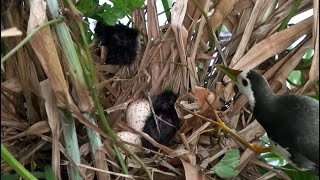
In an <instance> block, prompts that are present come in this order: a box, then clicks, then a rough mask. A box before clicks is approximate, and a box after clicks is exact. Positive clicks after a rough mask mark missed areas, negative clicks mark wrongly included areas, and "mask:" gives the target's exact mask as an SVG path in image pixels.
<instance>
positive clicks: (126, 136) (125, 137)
mask: <svg viewBox="0 0 320 180" xmlns="http://www.w3.org/2000/svg"><path fill="white" fill-rule="evenodd" d="M117 136H118V137H119V138H120V139H121V140H122V141H125V142H128V143H132V144H136V145H141V136H140V135H138V134H133V133H131V132H129V131H121V132H118V133H117ZM127 146H128V148H130V149H131V150H132V151H134V152H138V151H139V148H136V147H134V146H130V145H128V144H127Z"/></svg>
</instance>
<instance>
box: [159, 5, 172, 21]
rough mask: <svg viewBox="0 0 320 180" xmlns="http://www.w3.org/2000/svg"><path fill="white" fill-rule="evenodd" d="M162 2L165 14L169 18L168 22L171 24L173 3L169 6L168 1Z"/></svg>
mask: <svg viewBox="0 0 320 180" xmlns="http://www.w3.org/2000/svg"><path fill="white" fill-rule="evenodd" d="M161 1H162V5H163V9H164V12H165V13H166V16H167V20H168V22H171V12H170V8H171V4H172V2H171V4H169V1H168V0H161Z"/></svg>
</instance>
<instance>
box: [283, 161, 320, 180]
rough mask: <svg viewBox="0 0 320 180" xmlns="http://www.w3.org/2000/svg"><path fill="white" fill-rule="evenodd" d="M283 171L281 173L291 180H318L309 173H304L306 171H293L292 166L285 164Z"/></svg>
mask: <svg viewBox="0 0 320 180" xmlns="http://www.w3.org/2000/svg"><path fill="white" fill-rule="evenodd" d="M284 168H285V169H283V170H282V171H283V172H284V173H285V174H286V175H288V176H289V177H290V178H291V179H294V180H305V179H308V180H316V179H319V177H318V176H316V175H314V174H312V173H310V172H306V171H299V170H297V169H295V168H294V167H293V166H292V165H290V164H287V165H286V166H284Z"/></svg>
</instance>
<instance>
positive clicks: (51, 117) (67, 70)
mask: <svg viewBox="0 0 320 180" xmlns="http://www.w3.org/2000/svg"><path fill="white" fill-rule="evenodd" d="M314 3H315V1H314ZM1 4H2V6H1V8H2V10H4V11H2V12H4V13H5V14H4V15H3V16H2V18H1V19H2V27H3V28H4V29H7V28H9V27H17V28H18V29H19V30H21V31H22V32H23V35H22V36H15V37H6V38H2V44H4V45H5V48H3V47H2V46H1V47H2V48H1V49H2V52H6V53H4V54H7V52H9V51H10V50H12V49H13V48H14V47H15V46H16V45H17V44H19V43H20V42H21V41H22V40H23V39H24V38H25V36H26V35H25V34H26V32H28V33H30V32H31V31H30V30H29V28H30V29H31V30H32V29H33V28H34V27H36V24H37V23H33V24H32V22H30V19H32V18H33V16H35V15H34V14H32V13H30V12H33V10H34V9H33V8H32V6H36V5H34V4H32V3H30V4H29V3H27V4H18V3H17V2H14V1H12V2H11V1H9V2H1ZM294 6H295V1H294V0H289V1H285V2H284V1H279V2H278V3H275V2H273V1H262V0H261V1H256V2H255V3H253V2H252V1H223V0H222V1H218V2H216V1H193V0H192V1H177V2H176V3H175V4H174V6H173V8H172V9H171V15H172V16H171V19H170V21H169V22H168V21H167V22H166V23H165V24H164V25H162V26H160V25H159V22H158V21H159V20H158V15H157V11H156V7H155V4H153V3H152V2H151V1H148V3H147V5H146V7H144V8H141V9H136V10H134V11H133V16H132V17H133V18H132V20H133V25H134V28H135V29H137V30H138V31H139V34H140V48H139V49H140V50H139V53H138V55H137V57H136V60H135V61H134V62H133V63H132V64H130V65H110V64H104V60H101V57H99V56H97V55H96V54H95V53H93V52H92V54H91V55H92V58H93V62H94V72H95V79H96V84H95V87H96V89H97V90H98V95H99V100H100V102H101V104H102V107H103V109H104V111H105V112H107V113H108V116H107V119H108V123H109V124H110V126H111V127H112V128H113V130H114V131H121V130H124V129H126V130H128V129H130V127H127V126H126V124H125V122H124V114H125V109H126V107H127V105H128V104H129V103H130V102H131V101H132V100H134V99H138V98H147V95H148V93H149V94H150V96H151V97H153V96H155V95H157V94H159V93H160V92H162V91H163V90H164V89H166V88H167V87H170V88H171V89H172V91H173V92H175V93H178V94H179V98H178V100H177V102H176V106H175V109H176V111H177V114H178V116H179V124H180V126H179V129H178V132H177V133H176V135H175V137H174V138H173V140H172V142H171V144H170V145H169V146H168V147H167V146H162V145H158V147H159V148H160V149H161V151H159V152H153V156H152V157H143V155H139V157H140V158H141V159H142V160H143V162H144V163H145V165H146V167H148V169H149V170H151V171H152V172H153V173H154V179H215V178H217V175H216V174H214V173H213V171H212V167H213V166H214V165H215V164H217V163H218V162H219V159H220V158H221V157H223V155H224V154H225V152H227V151H228V149H230V148H238V149H239V150H240V156H241V157H240V163H239V166H238V167H237V170H238V171H239V175H238V177H240V178H241V179H258V178H260V179H263V178H265V177H266V178H270V177H274V176H277V177H278V178H282V179H289V177H288V176H287V175H285V174H284V173H283V172H282V171H280V170H278V169H274V168H273V167H271V166H270V165H269V164H268V163H266V162H265V161H260V160H259V156H258V155H257V154H256V153H254V152H252V151H251V150H249V149H246V148H245V147H244V146H242V145H241V144H239V143H238V142H237V141H236V140H234V139H233V138H232V137H231V136H229V135H228V134H227V133H224V132H220V131H219V128H217V127H216V126H213V125H212V124H210V123H208V122H205V121H203V120H202V119H201V118H197V117H195V116H193V115H192V114H190V113H188V112H186V111H185V110H183V108H186V109H189V110H192V111H194V112H195V113H198V114H201V115H202V116H204V117H207V118H212V119H213V117H214V116H213V112H212V110H211V108H210V107H212V108H214V109H217V110H218V111H219V115H220V117H221V118H222V120H224V122H225V123H226V125H227V126H228V127H230V128H232V129H234V130H236V131H237V132H238V133H239V134H240V135H241V136H242V137H244V138H245V139H246V140H247V141H249V142H258V143H259V142H260V140H259V138H260V137H261V136H262V135H263V134H264V130H263V128H262V127H261V126H260V125H259V124H258V123H257V121H256V120H255V119H254V118H253V117H252V113H251V111H250V110H249V108H248V107H249V106H248V103H247V100H246V98H245V97H243V96H241V95H240V94H239V93H238V91H237V89H236V88H234V84H233V83H231V82H229V81H228V79H226V78H225V77H224V75H223V74H222V73H220V72H218V71H217V70H216V68H215V67H214V66H213V65H214V64H225V65H228V66H229V67H231V68H235V69H240V70H243V69H255V70H257V71H259V72H260V73H263V75H264V76H265V77H266V78H267V79H268V81H269V83H270V86H271V88H272V90H273V92H275V93H278V94H283V93H300V94H308V95H310V94H311V95H313V94H315V93H318V86H317V85H316V83H315V82H317V81H318V79H319V67H318V64H319V61H318V56H319V54H318V53H319V49H318V48H319V45H318V41H317V37H319V29H318V27H319V26H318V25H317V23H318V17H319V13H318V6H314V5H313V4H312V1H302V2H301V3H300V5H299V6H298V8H297V9H296V12H295V14H296V15H298V14H301V13H303V12H305V11H307V10H310V9H312V8H313V12H314V14H315V16H311V17H309V18H306V19H304V20H302V21H300V22H297V23H296V24H293V25H290V26H289V27H287V28H283V29H279V28H281V26H282V24H283V22H284V21H285V20H286V18H287V17H288V16H289V14H290V12H291V9H293V7H294ZM145 14H146V16H147V18H148V20H146V19H145ZM29 15H30V17H29ZM38 15H39V14H38ZM39 16H40V15H39ZM27 17H29V19H27ZM43 17H46V15H45V10H44V15H43ZM47 18H48V17H47ZM28 21H29V22H28ZM65 23H66V25H67V26H68V27H69V28H70V30H71V32H72V39H73V41H74V42H76V43H77V44H78V47H79V52H80V54H81V55H82V56H81V57H80V59H83V62H86V61H87V60H88V58H87V56H86V55H85V50H84V48H83V47H82V46H81V44H82V40H81V38H80V37H81V36H80V33H79V32H78V31H79V30H78V29H77V26H76V25H75V23H74V22H72V21H65ZM221 24H223V25H224V26H223V27H221ZM32 27H33V28H32ZM3 28H2V29H3ZM221 28H226V29H227V30H228V33H224V34H223V33H222V30H221ZM216 32H220V33H216ZM300 37H304V38H303V40H302V41H300V42H298V44H297V45H296V46H294V47H293V48H292V49H289V50H288V47H289V46H290V45H291V44H292V43H293V42H295V41H297V39H299V38H300ZM47 38H49V40H48V39H47ZM44 42H46V43H45V44H43V43H44ZM63 48H64V46H63V44H59V38H58V36H57V31H56V30H55V29H54V28H52V29H50V28H44V29H43V30H42V31H40V32H38V33H37V34H36V35H35V36H34V37H33V39H31V40H30V42H28V43H26V44H25V45H24V46H23V47H21V48H20V49H18V50H17V51H16V53H15V54H13V55H12V56H11V57H10V58H9V59H8V60H7V61H6V62H5V64H4V70H5V73H2V76H1V77H2V84H1V87H2V88H1V118H2V119H1V139H2V144H4V145H5V146H6V147H7V148H8V149H9V151H10V152H11V153H12V154H13V155H14V156H15V158H16V159H17V160H19V162H21V163H22V164H24V165H25V167H26V168H27V169H30V168H31V166H32V164H33V163H36V164H37V167H38V169H37V170H38V171H43V167H44V166H45V165H51V167H52V169H53V172H54V174H55V175H56V177H57V178H61V179H65V178H66V177H67V176H68V175H70V171H67V169H68V168H67V167H69V166H71V165H72V164H73V163H74V162H72V161H70V157H69V155H67V154H68V153H66V151H67V149H66V146H65V142H64V139H65V138H66V137H62V135H61V133H60V131H61V130H62V129H63V128H64V127H63V126H62V125H63V123H60V122H59V113H58V112H59V110H58V109H63V110H69V111H71V112H73V117H75V118H76V119H77V117H78V120H79V121H75V128H76V132H77V139H78V144H79V156H80V158H81V162H78V163H77V165H78V168H79V169H80V170H81V173H80V175H81V176H85V177H86V179H93V178H94V177H95V174H97V176H96V177H97V178H98V179H115V178H116V177H122V178H139V177H140V178H146V177H147V175H146V172H145V171H143V169H140V168H141V166H140V165H139V163H138V162H137V161H136V160H135V159H134V158H133V157H132V156H127V157H126V161H127V163H128V164H127V165H128V167H129V175H124V174H121V173H120V169H119V166H118V165H117V164H118V162H117V159H116V158H115V153H114V151H113V150H112V149H111V147H112V146H111V141H110V139H109V138H108V137H106V136H102V143H103V144H104V146H101V149H99V154H98V155H96V156H95V157H93V156H91V153H90V152H92V149H90V144H89V142H88V134H87V131H86V128H88V124H85V123H84V122H85V121H83V120H82V118H80V117H79V116H80V115H79V114H76V113H74V112H75V111H78V112H82V113H83V112H92V111H93V110H95V109H94V108H93V103H92V102H93V98H92V97H91V96H90V94H89V91H88V89H87V88H86V87H85V86H83V83H81V82H79V81H77V80H75V79H76V78H75V77H77V75H76V74H77V73H78V72H77V71H72V70H73V69H72V67H71V66H70V65H69V64H70V61H68V60H67V59H68V57H67V56H66V55H64V52H63ZM309 49H314V55H313V61H312V63H310V64H311V65H310V66H307V67H305V68H301V67H304V66H303V65H301V62H300V61H301V58H302V56H303V55H304V54H305V53H306V52H307V51H308V50H309ZM299 68H300V69H299ZM80 69H81V68H80ZM88 69H90V68H88ZM294 69H299V70H301V74H302V76H303V77H304V79H305V80H304V81H303V82H302V84H300V85H298V86H297V87H294V86H293V85H292V87H293V88H291V89H292V90H290V89H288V88H287V86H286V84H285V82H286V79H287V77H288V76H289V74H290V72H292V71H293V70H294ZM82 72H84V71H82ZM206 100H208V101H209V103H210V104H208V103H207V101H206ZM181 107H183V108H181ZM98 125H99V128H97V129H98V130H97V129H95V131H97V132H98V133H99V134H103V131H102V130H101V129H102V126H103V125H102V124H101V122H100V121H98ZM99 130H100V131H99ZM120 143H123V142H120ZM145 151H146V150H145ZM99 157H100V160H102V161H99V163H102V165H101V164H100V165H99V164H97V163H96V162H98V161H97V159H99ZM92 162H94V163H92ZM73 165H74V164H73ZM94 167H95V168H97V169H98V170H97V169H94ZM102 168H104V169H102ZM261 169H264V171H261ZM11 170H12V168H11V167H10V166H8V165H7V164H6V163H5V162H4V161H1V172H2V173H5V172H10V171H11Z"/></svg>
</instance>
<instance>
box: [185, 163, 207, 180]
mask: <svg viewBox="0 0 320 180" xmlns="http://www.w3.org/2000/svg"><path fill="white" fill-rule="evenodd" d="M181 162H182V164H183V168H184V173H185V179H186V180H205V179H206V177H205V175H204V173H203V172H202V171H201V170H200V169H199V168H197V167H195V166H193V165H191V164H190V163H188V162H186V161H184V160H182V159H181Z"/></svg>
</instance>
